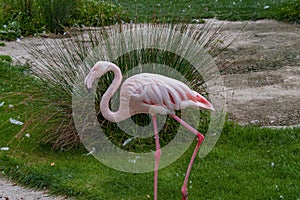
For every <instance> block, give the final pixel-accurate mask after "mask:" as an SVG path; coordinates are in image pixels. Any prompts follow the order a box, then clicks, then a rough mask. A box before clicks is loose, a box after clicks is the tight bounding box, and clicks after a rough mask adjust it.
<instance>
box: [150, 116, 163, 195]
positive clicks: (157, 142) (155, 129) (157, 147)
mask: <svg viewBox="0 0 300 200" xmlns="http://www.w3.org/2000/svg"><path fill="white" fill-rule="evenodd" d="M152 121H153V127H154V135H155V145H156V151H155V155H154V157H155V167H154V200H157V183H158V164H159V159H160V155H161V150H160V144H159V136H158V130H157V121H156V115H152Z"/></svg>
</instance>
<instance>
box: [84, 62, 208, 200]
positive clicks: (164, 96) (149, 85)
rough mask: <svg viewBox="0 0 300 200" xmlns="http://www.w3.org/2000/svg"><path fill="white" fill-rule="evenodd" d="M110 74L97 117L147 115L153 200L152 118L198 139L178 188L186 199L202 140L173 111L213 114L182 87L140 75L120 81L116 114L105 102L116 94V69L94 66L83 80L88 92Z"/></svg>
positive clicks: (118, 77)
mask: <svg viewBox="0 0 300 200" xmlns="http://www.w3.org/2000/svg"><path fill="white" fill-rule="evenodd" d="M108 71H113V73H114V79H113V81H112V83H111V85H110V86H109V87H108V89H107V90H106V92H105V93H104V94H103V96H102V100H101V102H100V109H101V113H102V115H103V117H104V118H106V119H107V120H110V121H112V122H119V121H122V120H125V119H127V118H129V117H131V116H133V115H135V114H138V113H149V114H151V115H152V120H153V125H154V134H155V140H156V152H155V168H154V199H155V200H156V199H157V177H158V163H159V159H160V155H161V150H160V145H159V138H158V131H157V123H156V114H163V115H170V116H171V117H172V118H173V119H175V120H176V121H178V122H179V123H181V124H182V125H183V126H185V127H186V128H187V129H188V130H189V131H191V132H192V133H194V134H195V135H196V136H197V137H198V143H197V146H196V148H195V150H194V153H193V155H192V158H191V161H190V164H189V166H188V170H187V173H186V177H185V179H184V184H183V186H182V189H181V190H182V199H183V200H186V199H187V188H186V185H187V181H188V177H189V174H190V170H191V167H192V164H193V161H194V159H195V157H196V154H197V152H198V150H199V148H200V145H201V143H202V141H203V139H204V136H203V135H202V134H201V133H199V132H198V131H197V130H195V129H194V128H192V127H191V126H189V125H188V124H187V123H186V122H184V121H183V120H182V119H180V118H179V117H178V116H176V115H175V111H176V110H181V109H184V108H187V107H193V108H197V109H204V110H212V111H213V110H214V109H213V106H212V104H211V103H210V102H209V101H208V100H206V99H205V98H204V97H203V96H202V95H200V94H199V93H197V92H196V91H194V90H191V89H190V88H189V87H188V86H187V85H186V84H184V83H182V82H180V81H178V80H176V79H173V78H169V77H166V76H163V75H159V74H152V73H141V74H136V75H134V76H131V77H129V78H128V79H126V80H125V81H124V83H123V84H122V86H121V90H120V106H119V109H118V110H117V111H116V112H113V111H111V110H110V108H109V101H110V99H111V97H112V96H113V95H114V93H115V92H116V91H117V89H118V88H119V86H120V85H121V82H122V73H121V70H120V68H119V67H118V66H117V65H115V64H113V63H111V62H107V61H99V62H97V63H96V64H95V65H94V66H93V68H92V69H91V70H90V72H89V74H88V75H87V76H86V78H85V85H86V87H87V89H91V88H92V85H93V82H94V81H95V80H96V79H97V78H98V77H101V76H102V75H104V74H105V73H107V72H108Z"/></svg>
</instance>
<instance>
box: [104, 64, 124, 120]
mask: <svg viewBox="0 0 300 200" xmlns="http://www.w3.org/2000/svg"><path fill="white" fill-rule="evenodd" d="M108 71H112V72H113V73H114V79H113V81H112V83H111V84H110V86H109V87H108V89H107V90H106V92H105V93H104V94H103V96H102V100H101V102H100V110H101V113H102V115H103V117H104V118H105V119H107V120H109V121H112V122H119V121H122V120H124V119H126V118H128V117H129V115H128V114H127V113H129V112H124V111H125V109H124V108H123V107H124V106H122V102H120V107H119V109H118V111H116V112H113V111H111V110H110V108H109V101H110V99H111V98H112V96H113V95H114V94H115V92H116V91H117V90H118V88H119V86H120V85H121V82H122V72H121V70H120V68H119V67H118V66H116V65H114V64H110V65H109V68H108ZM127 109H128V108H127Z"/></svg>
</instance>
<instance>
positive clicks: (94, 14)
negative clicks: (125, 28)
mask: <svg viewBox="0 0 300 200" xmlns="http://www.w3.org/2000/svg"><path fill="white" fill-rule="evenodd" d="M70 15H71V17H70V20H69V25H70V26H73V25H77V26H104V25H110V24H115V23H116V22H118V21H120V20H121V19H123V20H125V18H126V17H125V12H124V10H123V9H122V7H120V6H117V5H115V4H112V3H110V2H107V1H100V0H78V1H76V6H75V7H74V9H72V10H71V13H70Z"/></svg>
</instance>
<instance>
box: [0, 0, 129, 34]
mask: <svg viewBox="0 0 300 200" xmlns="http://www.w3.org/2000/svg"><path fill="white" fill-rule="evenodd" d="M0 12H1V15H0V40H15V39H16V38H18V37H20V36H28V35H34V34H35V33H40V32H42V31H49V32H52V33H62V32H63V31H64V28H65V27H72V26H73V25H76V24H77V25H85V26H102V25H109V24H114V23H115V22H116V21H117V20H120V19H121V18H124V12H123V10H122V8H121V7H120V6H116V5H114V4H112V3H108V2H104V1H97V0H76V1H73V0H22V1H20V0H0Z"/></svg>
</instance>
